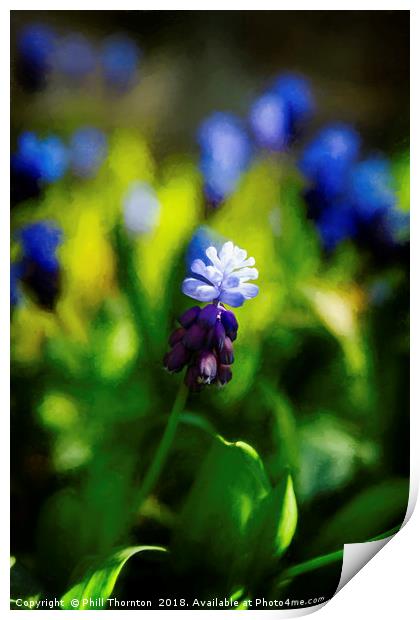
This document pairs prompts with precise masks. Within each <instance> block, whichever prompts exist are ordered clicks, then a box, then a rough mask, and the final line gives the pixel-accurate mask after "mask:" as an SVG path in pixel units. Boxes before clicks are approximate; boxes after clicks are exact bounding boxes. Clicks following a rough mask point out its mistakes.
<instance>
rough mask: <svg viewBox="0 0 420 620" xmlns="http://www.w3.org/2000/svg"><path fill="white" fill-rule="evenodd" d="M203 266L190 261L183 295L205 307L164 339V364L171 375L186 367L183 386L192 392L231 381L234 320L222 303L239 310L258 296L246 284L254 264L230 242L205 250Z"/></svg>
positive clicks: (183, 319)
mask: <svg viewBox="0 0 420 620" xmlns="http://www.w3.org/2000/svg"><path fill="white" fill-rule="evenodd" d="M206 256H207V259H208V262H207V264H206V263H205V262H204V261H203V260H201V259H195V260H194V261H193V263H192V264H191V267H190V270H191V273H193V274H194V277H187V278H185V280H184V281H183V283H182V291H183V293H184V294H185V295H187V296H188V297H192V298H193V299H196V300H198V301H201V302H210V303H207V305H206V306H204V308H201V307H200V306H193V307H192V308H189V309H188V310H187V311H186V312H184V314H183V315H182V316H181V317H180V318H179V319H178V322H179V324H180V327H178V328H177V329H175V331H174V332H172V334H171V336H170V338H169V345H170V347H171V350H170V351H169V352H168V353H167V354H166V355H165V359H164V365H165V367H166V368H167V370H169V371H170V372H180V371H181V370H182V369H183V368H185V367H187V372H186V375H185V384H186V385H187V387H189V388H190V390H191V391H193V392H198V391H200V390H201V389H202V388H203V387H204V386H205V385H206V384H213V383H216V384H218V385H221V386H222V385H225V384H226V383H228V382H229V381H230V380H231V378H232V370H231V365H232V364H233V361H234V354H233V344H232V343H233V342H234V340H236V337H237V333H238V321H237V319H236V317H235V315H234V313H233V312H232V311H231V310H228V309H227V308H226V307H225V304H227V305H229V306H232V307H238V306H241V305H242V304H243V303H244V301H245V300H246V299H252V298H253V297H255V296H256V295H257V294H258V286H257V285H256V284H252V283H249V282H248V281H249V280H256V279H257V278H258V271H257V269H256V268H255V267H254V265H255V259H254V258H253V257H249V258H248V257H247V252H246V251H245V250H242V249H241V248H238V247H237V246H235V245H234V244H233V243H232V242H231V241H228V242H226V243H225V244H223V246H222V248H221V250H220V251H219V252H218V251H217V249H216V248H215V247H214V246H209V247H208V248H207V249H206Z"/></svg>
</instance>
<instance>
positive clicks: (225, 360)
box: [219, 336, 233, 364]
mask: <svg viewBox="0 0 420 620" xmlns="http://www.w3.org/2000/svg"><path fill="white" fill-rule="evenodd" d="M219 357H220V361H221V363H222V364H233V345H232V341H231V339H230V338H228V337H227V336H226V338H225V341H224V343H223V348H222V350H221V351H220V356H219Z"/></svg>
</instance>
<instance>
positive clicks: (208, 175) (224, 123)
mask: <svg viewBox="0 0 420 620" xmlns="http://www.w3.org/2000/svg"><path fill="white" fill-rule="evenodd" d="M197 138H198V143H199V146H200V148H201V155H200V169H201V171H202V173H203V176H204V183H205V193H206V196H207V198H208V199H209V200H210V201H212V202H215V203H218V202H220V201H222V200H223V199H224V198H225V197H227V196H228V195H229V194H231V193H232V192H233V191H234V190H235V188H236V186H237V183H238V181H239V178H240V176H241V174H242V172H243V171H244V170H245V169H246V167H247V166H248V163H249V161H250V157H251V145H250V141H249V138H248V136H247V134H246V132H245V129H244V127H243V125H242V123H241V121H240V120H239V119H238V118H237V117H235V116H234V115H233V114H227V113H223V112H216V113H215V114H213V115H212V116H210V117H209V118H208V119H206V120H205V121H204V122H203V123H202V125H201V127H200V128H199V131H198V136H197Z"/></svg>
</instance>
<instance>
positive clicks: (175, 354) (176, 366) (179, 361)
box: [164, 342, 191, 372]
mask: <svg viewBox="0 0 420 620" xmlns="http://www.w3.org/2000/svg"><path fill="white" fill-rule="evenodd" d="M190 357H191V352H190V351H188V349H187V348H186V347H185V346H184V345H183V344H182V342H178V343H177V344H176V345H175V346H174V348H173V349H172V350H171V351H169V353H167V354H166V356H165V359H164V364H165V367H166V368H167V369H168V370H169V372H180V371H181V370H182V369H183V368H184V366H185V365H186V364H187V363H188V362H189V360H190Z"/></svg>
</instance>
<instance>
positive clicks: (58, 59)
mask: <svg viewBox="0 0 420 620" xmlns="http://www.w3.org/2000/svg"><path fill="white" fill-rule="evenodd" d="M96 62H97V59H96V54H95V51H94V49H93V47H92V44H91V43H90V41H89V39H88V38H87V37H85V36H84V35H83V34H81V33H78V32H74V33H71V34H68V35H66V36H65V37H63V38H62V39H61V40H60V41H59V44H58V46H57V51H56V53H55V56H54V66H55V68H56V69H57V71H59V72H60V73H62V74H63V75H65V76H66V77H68V78H70V79H72V80H76V81H77V80H80V79H83V78H85V77H86V76H87V75H89V73H92V72H93V71H94V69H95V66H96Z"/></svg>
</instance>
